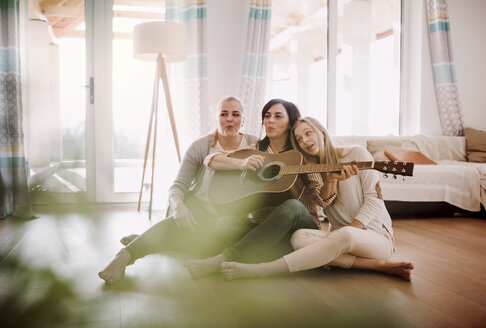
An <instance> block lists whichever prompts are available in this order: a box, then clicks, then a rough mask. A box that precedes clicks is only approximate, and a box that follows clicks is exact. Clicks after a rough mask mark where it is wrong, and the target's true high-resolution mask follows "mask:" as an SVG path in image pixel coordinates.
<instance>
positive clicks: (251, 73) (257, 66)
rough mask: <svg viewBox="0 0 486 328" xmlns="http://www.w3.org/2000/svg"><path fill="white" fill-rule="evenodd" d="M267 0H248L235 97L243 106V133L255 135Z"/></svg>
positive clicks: (268, 11) (267, 30) (264, 59)
mask: <svg viewBox="0 0 486 328" xmlns="http://www.w3.org/2000/svg"><path fill="white" fill-rule="evenodd" d="M271 6H272V1H271V0H251V4H250V15H249V18H248V31H247V35H246V44H245V56H244V62H243V75H242V81H241V86H240V92H239V96H240V98H241V100H242V101H243V103H244V104H245V116H246V120H245V132H247V133H251V134H255V135H258V134H259V131H260V126H261V123H260V122H261V117H260V112H261V110H262V107H263V105H264V101H265V83H266V75H267V62H268V46H269V40H270V37H269V36H270V16H271Z"/></svg>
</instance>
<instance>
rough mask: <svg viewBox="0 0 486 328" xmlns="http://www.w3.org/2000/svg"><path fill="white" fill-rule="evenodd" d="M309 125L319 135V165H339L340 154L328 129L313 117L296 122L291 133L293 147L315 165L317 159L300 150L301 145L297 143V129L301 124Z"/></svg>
mask: <svg viewBox="0 0 486 328" xmlns="http://www.w3.org/2000/svg"><path fill="white" fill-rule="evenodd" d="M301 123H307V124H308V125H309V126H310V127H311V128H312V129H313V130H314V131H315V132H316V134H317V142H318V144H319V156H318V157H319V158H318V163H319V164H338V163H339V154H338V151H337V149H336V147H335V146H334V144H333V142H332V140H331V136H330V135H329V133H328V132H327V130H326V128H324V126H323V125H322V124H321V123H320V122H319V121H318V120H316V119H315V118H313V117H304V118H301V119H300V120H298V121H297V122H295V124H294V126H293V127H292V130H291V131H290V141H291V142H292V146H293V147H294V149H297V150H298V151H300V152H301V153H302V155H304V158H305V159H306V160H307V161H308V162H310V163H315V162H316V158H315V156H310V155H308V154H307V153H306V152H305V151H304V150H303V149H302V148H300V146H299V143H298V142H297V138H296V136H295V129H296V128H297V126H299V124H301Z"/></svg>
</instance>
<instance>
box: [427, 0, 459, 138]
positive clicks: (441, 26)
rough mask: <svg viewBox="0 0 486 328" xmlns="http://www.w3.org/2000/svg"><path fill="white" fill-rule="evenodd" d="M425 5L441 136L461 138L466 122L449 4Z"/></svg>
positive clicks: (433, 0)
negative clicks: (455, 62) (452, 39)
mask: <svg viewBox="0 0 486 328" xmlns="http://www.w3.org/2000/svg"><path fill="white" fill-rule="evenodd" d="M426 4H427V13H428V22H429V44H430V54H431V58H432V69H433V74H434V83H435V96H436V99H437V106H438V110H439V118H440V124H441V127H442V133H443V134H444V135H446V136H461V135H464V121H463V116H462V108H461V102H460V99H459V91H458V88H457V83H456V70H455V67H454V59H453V57H452V44H451V38H450V28H451V27H450V23H449V13H448V10H447V0H426Z"/></svg>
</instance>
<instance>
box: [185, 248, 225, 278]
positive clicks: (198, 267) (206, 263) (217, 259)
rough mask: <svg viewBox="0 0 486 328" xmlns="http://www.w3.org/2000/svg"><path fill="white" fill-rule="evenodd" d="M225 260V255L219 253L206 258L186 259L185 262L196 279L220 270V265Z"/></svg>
mask: <svg viewBox="0 0 486 328" xmlns="http://www.w3.org/2000/svg"><path fill="white" fill-rule="evenodd" d="M223 261H224V255H223V254H219V255H216V256H214V257H210V258H207V259H204V260H190V261H184V262H183V264H184V266H185V267H186V268H187V270H188V271H189V273H190V274H191V276H192V277H193V278H194V279H198V278H202V277H207V276H209V275H212V274H215V273H217V272H218V271H219V265H220V264H221V263H222V262H223Z"/></svg>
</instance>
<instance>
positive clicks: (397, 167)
mask: <svg viewBox="0 0 486 328" xmlns="http://www.w3.org/2000/svg"><path fill="white" fill-rule="evenodd" d="M373 168H374V169H375V170H377V171H380V172H383V173H385V174H386V173H391V174H394V175H402V176H413V163H409V162H395V161H384V162H375V163H374V165H373Z"/></svg>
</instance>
